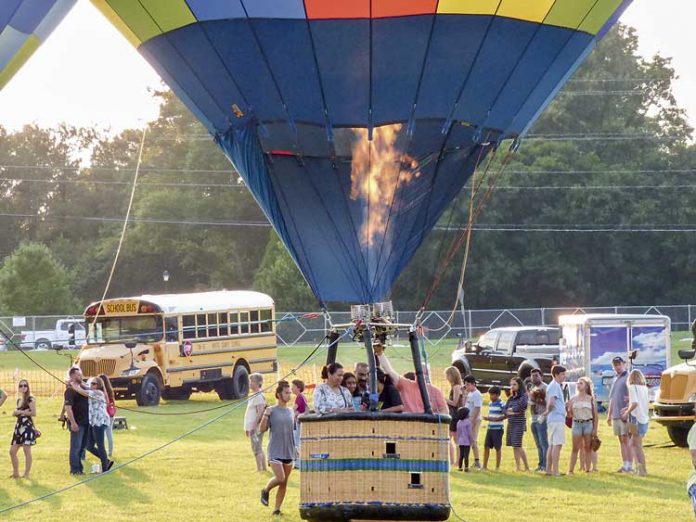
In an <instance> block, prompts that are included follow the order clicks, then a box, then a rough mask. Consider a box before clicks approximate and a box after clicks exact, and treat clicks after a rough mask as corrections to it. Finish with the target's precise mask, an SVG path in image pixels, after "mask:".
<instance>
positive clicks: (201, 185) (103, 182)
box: [0, 178, 246, 189]
mask: <svg viewBox="0 0 696 522" xmlns="http://www.w3.org/2000/svg"><path fill="white" fill-rule="evenodd" d="M0 181H7V182H23V183H45V184H53V185H71V184H72V185H89V184H92V185H114V186H118V185H128V186H130V185H131V184H132V183H131V182H130V181H109V180H100V179H41V178H0ZM138 186H139V187H175V188H234V189H246V186H245V185H244V184H243V183H237V182H234V183H233V182H230V183H188V182H157V181H147V182H139V183H138Z"/></svg>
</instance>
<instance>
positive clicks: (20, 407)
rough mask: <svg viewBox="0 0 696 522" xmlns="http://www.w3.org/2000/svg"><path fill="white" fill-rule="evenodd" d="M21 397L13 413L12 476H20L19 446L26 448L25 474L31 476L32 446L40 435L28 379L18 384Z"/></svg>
mask: <svg viewBox="0 0 696 522" xmlns="http://www.w3.org/2000/svg"><path fill="white" fill-rule="evenodd" d="M17 392H18V395H19V398H18V399H17V409H16V410H15V411H13V412H12V415H14V416H15V417H17V423H16V424H15V429H14V432H13V433H12V443H11V445H10V460H11V461H12V478H19V458H17V453H19V448H23V449H24V475H23V477H24V478H25V479H28V478H29V472H30V471H31V463H32V458H31V447H32V446H33V445H34V444H36V439H37V437H38V435H39V432H38V430H37V429H36V428H35V427H34V420H33V419H34V417H36V400H35V399H34V397H32V395H31V391H30V390H29V382H28V381H27V380H26V379H22V380H21V381H19V384H18V385H17Z"/></svg>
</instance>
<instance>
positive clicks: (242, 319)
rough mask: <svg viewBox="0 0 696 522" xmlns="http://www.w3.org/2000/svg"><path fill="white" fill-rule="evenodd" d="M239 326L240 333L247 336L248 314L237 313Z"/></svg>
mask: <svg viewBox="0 0 696 522" xmlns="http://www.w3.org/2000/svg"><path fill="white" fill-rule="evenodd" d="M239 323H240V324H239V326H240V328H241V329H240V333H242V334H248V333H249V312H240V313H239Z"/></svg>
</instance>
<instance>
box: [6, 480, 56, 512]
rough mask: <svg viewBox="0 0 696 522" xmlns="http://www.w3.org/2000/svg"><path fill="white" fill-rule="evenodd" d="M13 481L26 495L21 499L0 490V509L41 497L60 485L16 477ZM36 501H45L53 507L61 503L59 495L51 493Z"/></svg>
mask: <svg viewBox="0 0 696 522" xmlns="http://www.w3.org/2000/svg"><path fill="white" fill-rule="evenodd" d="M9 480H12V479H9ZM15 483H16V484H17V487H18V488H21V489H22V490H24V491H26V493H27V495H26V497H25V498H23V499H21V500H20V499H18V498H16V497H15V498H12V497H10V496H9V494H8V493H7V492H6V491H3V490H0V510H2V509H7V508H9V507H12V506H16V505H18V504H22V503H23V502H28V501H31V500H33V499H35V498H38V497H42V496H44V495H48V494H50V493H53V492H54V491H56V490H57V489H60V488H61V487H62V486H56V485H52V486H51V487H49V486H46V485H44V484H42V483H41V482H38V481H37V480H36V479H30V480H25V479H17V480H16V482H15ZM37 502H42V503H44V502H45V503H46V504H48V505H50V506H51V507H53V508H59V507H60V506H61V504H62V500H61V498H60V495H53V496H51V497H48V498H46V499H45V500H41V501H37Z"/></svg>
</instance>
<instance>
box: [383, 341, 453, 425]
mask: <svg viewBox="0 0 696 522" xmlns="http://www.w3.org/2000/svg"><path fill="white" fill-rule="evenodd" d="M374 350H375V355H376V356H377V358H378V359H379V364H380V367H381V368H382V370H383V371H384V373H386V374H387V375H388V376H389V378H390V379H391V380H392V382H393V383H394V386H396V389H397V391H398V392H399V395H400V396H401V402H402V403H403V406H404V412H406V413H423V412H424V411H425V407H424V406H423V398H422V397H421V393H420V388H419V387H418V382H417V381H416V380H415V379H410V378H407V377H406V376H405V375H404V376H401V375H399V374H398V373H396V370H394V368H392V366H391V363H390V362H389V359H388V358H387V356H386V354H385V353H384V345H383V344H375V345H374ZM425 386H426V389H427V391H428V396H429V397H430V405H431V407H432V410H433V413H439V414H441V415H447V413H448V411H449V410H448V408H447V402H446V401H445V396H444V395H443V394H442V391H440V389H439V388H437V387H435V386H433V385H432V384H430V383H426V385H425Z"/></svg>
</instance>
